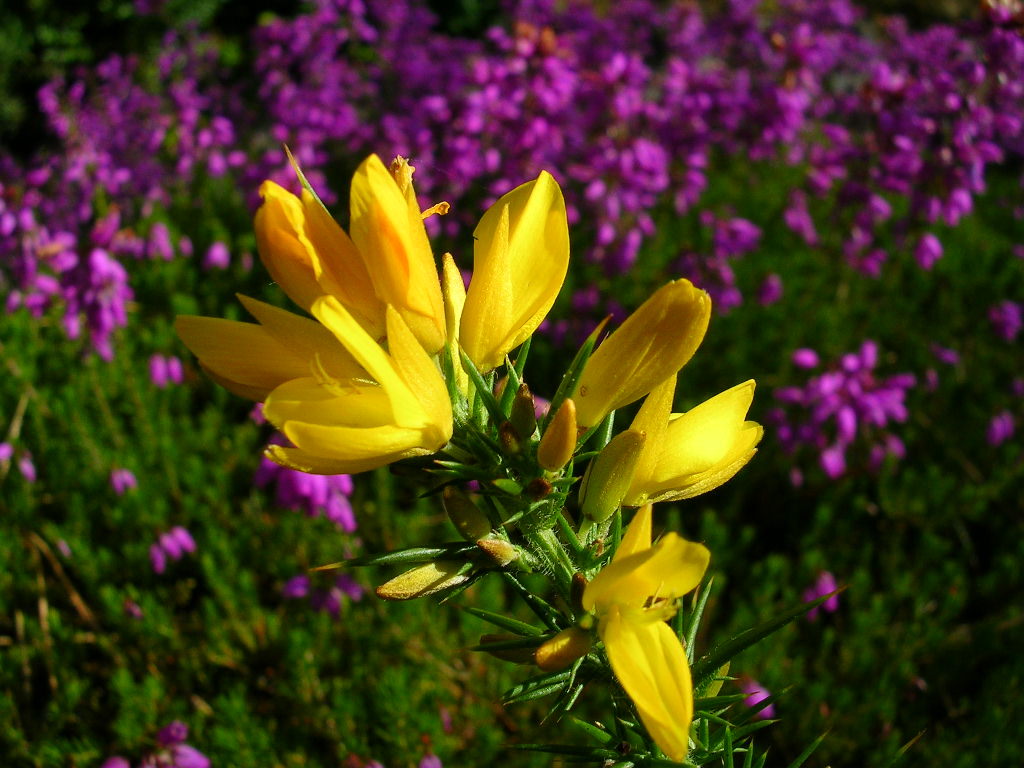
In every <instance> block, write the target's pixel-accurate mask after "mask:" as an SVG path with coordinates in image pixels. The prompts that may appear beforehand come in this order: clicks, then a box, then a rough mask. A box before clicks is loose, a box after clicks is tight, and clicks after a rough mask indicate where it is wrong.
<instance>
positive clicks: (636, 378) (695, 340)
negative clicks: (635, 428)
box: [575, 280, 711, 427]
mask: <svg viewBox="0 0 1024 768" xmlns="http://www.w3.org/2000/svg"><path fill="white" fill-rule="evenodd" d="M710 318H711V299H710V297H709V296H708V295H707V294H706V293H705V292H704V291H701V290H699V289H697V288H694V286H693V284H692V283H690V281H689V280H676V281H674V282H671V283H669V284H668V285H664V286H662V287H661V288H659V289H658V290H657V291H656V292H655V293H654V295H653V296H651V297H650V298H649V299H648V300H647V301H645V302H644V303H643V304H642V305H640V307H639V308H638V309H637V310H636V312H634V313H633V314H632V315H630V316H629V317H628V318H626V321H625V322H624V323H623V324H622V326H621V327H619V328H618V330H616V331H615V332H614V333H613V334H612V335H611V336H609V337H608V338H607V339H605V341H604V343H602V344H601V346H600V347H598V349H597V350H596V351H595V352H594V354H593V355H592V356H591V357H590V360H589V361H588V362H587V366H586V368H585V369H584V371H583V375H582V376H581V377H580V383H579V386H578V389H577V392H576V395H575V400H576V409H577V416H578V418H579V423H580V426H581V427H591V426H593V425H595V424H597V423H598V422H600V421H601V419H603V418H604V417H605V415H607V414H608V412H609V411H613V410H615V409H616V408H621V407H622V406H623V405H627V404H628V403H631V402H633V401H634V400H637V399H639V398H641V397H643V396H644V395H646V394H647V393H648V392H650V391H651V390H652V389H654V387H656V386H657V385H658V384H660V383H661V382H663V381H665V379H667V378H669V377H670V376H675V374H676V373H677V372H678V371H679V369H680V368H682V367H683V365H685V364H686V362H687V361H688V360H689V359H690V358H691V357H692V356H693V353H694V352H695V351H696V349H697V347H698V345H699V344H700V342H701V340H702V339H703V338H704V333H705V331H707V327H708V321H709V320H710Z"/></svg>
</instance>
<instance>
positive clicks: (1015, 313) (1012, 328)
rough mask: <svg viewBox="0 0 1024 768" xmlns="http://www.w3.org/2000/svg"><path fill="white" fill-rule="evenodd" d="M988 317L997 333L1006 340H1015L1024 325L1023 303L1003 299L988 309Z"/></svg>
mask: <svg viewBox="0 0 1024 768" xmlns="http://www.w3.org/2000/svg"><path fill="white" fill-rule="evenodd" d="M988 319H989V321H990V322H991V323H992V326H993V327H994V328H995V331H996V333H997V334H998V335H999V336H1000V337H1001V338H1002V339H1003V340H1005V341H1013V340H1014V339H1015V338H1017V334H1018V333H1020V329H1021V326H1022V325H1024V318H1022V312H1021V305H1020V304H1018V303H1017V302H1015V301H1010V300H1006V301H1001V302H999V303H998V304H995V305H994V306H992V307H989V310H988Z"/></svg>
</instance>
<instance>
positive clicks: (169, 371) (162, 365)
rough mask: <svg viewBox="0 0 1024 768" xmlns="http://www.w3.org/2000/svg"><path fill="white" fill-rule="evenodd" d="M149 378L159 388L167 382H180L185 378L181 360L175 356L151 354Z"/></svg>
mask: <svg viewBox="0 0 1024 768" xmlns="http://www.w3.org/2000/svg"><path fill="white" fill-rule="evenodd" d="M149 379H150V381H152V382H153V384H155V385H156V386H157V388H159V389H164V388H165V387H167V386H168V385H169V384H181V383H182V382H183V381H184V380H185V371H184V369H183V368H182V365H181V360H180V359H179V358H177V357H173V356H170V355H169V356H167V357H164V356H163V355H153V356H151V357H150V358H149Z"/></svg>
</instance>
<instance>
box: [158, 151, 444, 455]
mask: <svg viewBox="0 0 1024 768" xmlns="http://www.w3.org/2000/svg"><path fill="white" fill-rule="evenodd" d="M296 171H297V172H298V173H299V175H300V178H301V177H302V176H301V171H298V168H296ZM393 172H394V176H392V175H391V174H389V173H388V171H387V169H385V168H384V165H383V163H381V161H380V159H379V158H378V157H376V156H375V155H374V156H371V157H370V158H368V159H367V160H366V161H365V162H364V163H363V164H362V165H361V166H360V167H359V170H358V171H357V172H356V175H355V178H353V181H352V200H353V202H352V238H351V239H350V238H349V236H348V235H346V234H345V232H344V230H342V229H341V227H339V226H338V224H337V223H336V222H335V221H334V219H332V218H331V216H330V214H329V213H328V212H327V210H326V209H325V208H324V207H323V205H322V204H321V203H320V201H319V199H317V198H316V196H315V195H313V194H312V193H311V192H310V191H309V189H305V190H304V191H303V194H302V196H301V197H297V196H295V195H293V194H291V193H290V192H288V191H286V190H284V189H283V188H281V187H279V186H278V185H276V184H274V183H273V182H266V183H264V184H263V186H262V187H261V189H260V194H261V195H262V196H263V205H262V206H261V207H260V209H259V211H257V214H256V222H255V226H256V240H257V244H258V246H259V251H260V256H261V258H262V259H263V262H264V264H265V265H266V266H267V269H268V271H269V272H270V273H271V275H272V276H273V277H274V279H275V280H276V281H277V282H278V283H279V284H280V285H281V287H282V288H283V289H284V290H285V292H286V293H287V294H288V295H289V297H291V298H292V300H294V301H295V303H297V304H298V305H299V306H301V307H302V308H303V309H305V310H307V311H309V312H311V313H312V314H313V315H314V317H315V318H316V319H315V320H314V319H310V318H307V317H301V316H298V315H294V314H292V313H290V312H286V311H284V310H281V309H277V308H276V307H273V306H270V305H269V304H264V303H263V302H260V301H256V300H254V299H250V298H247V297H244V296H240V297H239V299H240V300H241V301H242V303H243V304H244V305H245V307H246V309H247V310H249V312H250V313H251V314H252V315H253V316H254V317H255V318H256V320H257V321H258V324H253V323H238V322H233V321H229V320H221V319H218V318H210V317H194V316H181V317H179V318H178V319H177V320H176V323H175V327H176V328H177V331H178V335H179V336H180V337H181V338H182V340H183V341H184V342H185V344H186V346H188V347H189V349H191V350H192V351H193V352H194V353H195V354H196V356H197V357H198V358H199V362H200V364H201V365H202V366H203V368H204V369H206V371H207V372H208V373H209V374H210V376H211V377H212V378H213V379H214V380H216V381H217V382H219V383H220V384H222V385H223V386H225V387H226V388H228V389H229V390H231V391H232V392H234V393H236V394H239V395H242V396H243V397H249V398H252V399H255V400H265V401H266V407H265V409H264V413H265V415H266V416H267V418H268V419H269V420H270V421H271V422H273V423H274V425H275V426H277V427H278V428H279V429H281V431H282V432H284V434H285V435H286V436H287V437H288V438H289V439H290V440H291V441H292V443H293V444H294V446H295V447H294V448H289V447H284V446H271V447H270V448H269V449H268V454H269V455H270V456H271V458H273V459H274V460H275V461H277V462H278V463H281V464H284V465H285V466H289V467H292V468H294V469H301V470H303V471H307V472H317V473H324V474H335V473H342V472H361V471H364V470H367V469H372V468H374V467H378V466H381V465H383V464H388V463H390V462H393V461H396V460H398V459H401V458H405V457H409V456H416V455H423V454H429V453H433V452H435V451H437V450H438V449H439V448H441V447H442V446H443V445H444V444H445V443H447V441H448V439H449V438H450V437H451V434H452V412H451V403H450V401H449V398H448V394H447V388H446V387H445V384H444V380H443V379H442V377H441V375H440V373H439V372H438V370H437V367H436V365H435V363H434V361H433V360H432V359H431V355H432V354H433V353H435V352H437V351H438V350H440V348H441V347H442V345H443V344H444V340H445V335H444V333H445V319H444V308H443V306H442V303H441V286H440V282H439V280H438V275H437V271H436V269H435V268H434V265H433V256H432V255H431V252H430V246H429V244H428V243H427V241H426V232H425V230H424V228H423V223H422V220H421V217H420V213H419V209H418V208H416V207H415V206H416V202H415V195H414V194H413V191H412V183H411V177H412V168H411V167H410V166H408V164H406V163H405V162H404V161H403V160H401V158H399V159H398V160H396V161H395V163H394V165H393ZM375 227H376V231H375V230H374V228H375ZM317 321H319V322H317ZM385 339H386V343H387V350H388V351H384V349H383V348H382V347H381V346H380V342H382V341H384V340H385Z"/></svg>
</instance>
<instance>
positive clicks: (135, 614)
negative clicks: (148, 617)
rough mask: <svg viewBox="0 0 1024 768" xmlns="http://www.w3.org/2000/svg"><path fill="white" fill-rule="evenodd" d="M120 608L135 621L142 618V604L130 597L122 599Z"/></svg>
mask: <svg viewBox="0 0 1024 768" xmlns="http://www.w3.org/2000/svg"><path fill="white" fill-rule="evenodd" d="M122 609H123V610H124V615H125V616H127V617H129V618H131V619H135V620H136V621H138V620H139V619H141V618H142V615H143V614H142V606H140V605H139V604H138V603H136V602H135V601H134V600H132V599H131V598H130V597H126V598H125V599H124V602H123V603H122Z"/></svg>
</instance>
